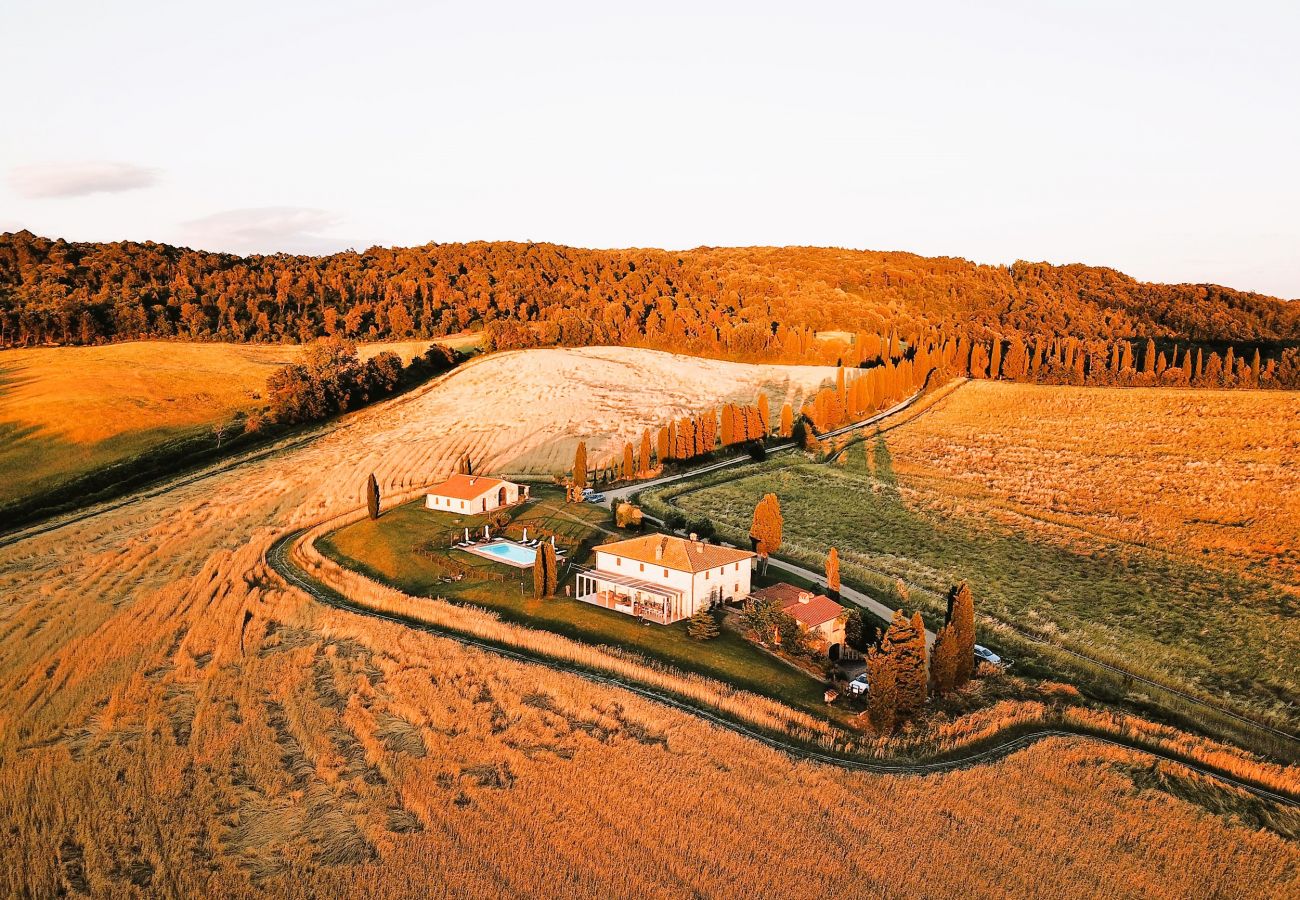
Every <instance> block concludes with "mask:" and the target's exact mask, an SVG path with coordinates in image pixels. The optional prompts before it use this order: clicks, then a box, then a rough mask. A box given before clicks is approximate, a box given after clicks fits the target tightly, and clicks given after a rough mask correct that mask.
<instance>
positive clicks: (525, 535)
mask: <svg viewBox="0 0 1300 900" xmlns="http://www.w3.org/2000/svg"><path fill="white" fill-rule="evenodd" d="M524 543H525V544H526V543H528V529H527V528H525V529H524Z"/></svg>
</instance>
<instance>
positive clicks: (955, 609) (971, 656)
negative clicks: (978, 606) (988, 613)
mask: <svg viewBox="0 0 1300 900" xmlns="http://www.w3.org/2000/svg"><path fill="white" fill-rule="evenodd" d="M947 624H948V625H949V626H950V627H951V628H952V629H953V640H954V644H955V647H956V649H955V650H954V651H953V652H954V653H955V654H956V657H957V664H956V668H955V670H954V671H955V675H954V678H953V687H955V688H959V687H961V686H962V685H964V684H965V683H966V682H968V681H970V679H971V676H972V675H974V674H975V598H974V597H973V596H972V595H971V592H970V586H969V585H967V584H966V582H964V581H963V582H962V583H961V584H959V585H957V586H956V587H954V588H953V589H952V590H950V591H949V592H948V622H947Z"/></svg>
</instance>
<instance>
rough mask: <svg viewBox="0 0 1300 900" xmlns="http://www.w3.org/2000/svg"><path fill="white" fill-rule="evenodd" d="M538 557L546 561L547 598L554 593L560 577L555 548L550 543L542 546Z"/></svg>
mask: <svg viewBox="0 0 1300 900" xmlns="http://www.w3.org/2000/svg"><path fill="white" fill-rule="evenodd" d="M539 556H541V557H543V558H545V560H546V596H548V597H549V596H551V595H553V594H554V593H555V589H556V587H557V586H558V585H559V577H560V572H559V569H560V567H559V565H558V563H557V561H556V559H555V547H554V546H552V544H551V542H550V541H547V542H546V543H544V544H542V552H541V553H540V554H539Z"/></svg>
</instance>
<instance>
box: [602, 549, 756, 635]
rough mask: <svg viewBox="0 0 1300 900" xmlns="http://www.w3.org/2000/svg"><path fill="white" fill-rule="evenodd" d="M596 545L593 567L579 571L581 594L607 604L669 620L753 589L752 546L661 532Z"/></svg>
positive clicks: (683, 617) (641, 614)
mask: <svg viewBox="0 0 1300 900" xmlns="http://www.w3.org/2000/svg"><path fill="white" fill-rule="evenodd" d="M595 549H596V565H595V567H594V568H591V569H584V570H582V571H580V572H578V577H577V598H578V599H579V600H582V601H584V602H586V603H594V604H595V605H597V606H603V607H605V608H606V609H613V610H617V611H618V612H623V613H627V614H628V615H634V616H640V617H641V618H644V619H647V620H649V621H651V622H658V623H660V624H662V625H668V624H671V623H673V622H676V621H678V620H680V619H685V618H687V617H689V616H691V615H693V614H694V613H695V612H696V610H698V609H700V608H702V607H706V606H709V605H711V604H713V603H717V602H719V601H731V600H739V599H741V598H743V597H745V596H747V595H748V594H749V576H750V569H751V567H752V560H753V559H754V554H753V553H750V552H749V551H748V550H737V549H735V548H733V547H719V546H717V545H715V544H706V543H704V542H703V541H699V540H695V539H694V535H692V539H690V540H687V539H685V538H679V537H670V536H668V535H661V534H649V535H645V536H644V537H637V538H632V539H631V540H627V541H618V542H616V543H613V544H604V545H602V546H599V547H597V548H595Z"/></svg>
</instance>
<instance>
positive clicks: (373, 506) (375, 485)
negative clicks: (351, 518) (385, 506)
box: [366, 472, 379, 519]
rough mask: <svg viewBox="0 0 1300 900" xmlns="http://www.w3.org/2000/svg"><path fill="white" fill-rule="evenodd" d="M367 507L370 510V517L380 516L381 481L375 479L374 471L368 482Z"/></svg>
mask: <svg viewBox="0 0 1300 900" xmlns="http://www.w3.org/2000/svg"><path fill="white" fill-rule="evenodd" d="M366 508H367V509H368V510H369V511H370V518H372V519H378V518H379V482H378V481H376V480H375V473H374V472H371V473H370V480H369V481H367V482H366Z"/></svg>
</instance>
